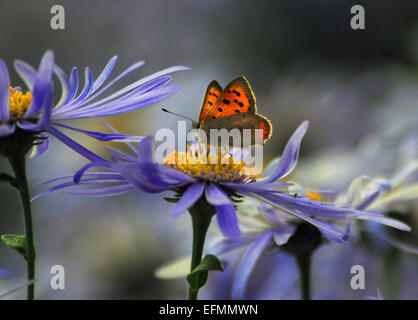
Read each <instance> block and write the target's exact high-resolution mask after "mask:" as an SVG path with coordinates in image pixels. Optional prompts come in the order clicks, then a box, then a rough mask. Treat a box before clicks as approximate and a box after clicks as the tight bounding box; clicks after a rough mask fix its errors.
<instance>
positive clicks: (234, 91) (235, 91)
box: [232, 89, 241, 97]
mask: <svg viewBox="0 0 418 320" xmlns="http://www.w3.org/2000/svg"><path fill="white" fill-rule="evenodd" d="M232 92H233V93H235V94H236V95H237V96H238V97H239V96H240V95H241V93H239V92H238V91H237V90H235V89H234V90H232Z"/></svg>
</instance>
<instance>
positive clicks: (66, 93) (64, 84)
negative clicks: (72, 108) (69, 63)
mask: <svg viewBox="0 0 418 320" xmlns="http://www.w3.org/2000/svg"><path fill="white" fill-rule="evenodd" d="M53 71H54V74H55V75H56V77H57V78H58V80H59V82H60V84H61V91H62V92H61V98H60V99H59V101H58V103H57V104H56V106H55V108H58V107H59V106H61V105H63V104H65V103H66V102H68V101H69V100H70V98H71V97H70V93H71V85H70V81H69V80H68V77H67V75H66V74H65V72H64V71H63V70H62V69H61V68H60V67H58V66H57V65H54V69H53Z"/></svg>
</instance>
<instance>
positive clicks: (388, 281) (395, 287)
mask: <svg viewBox="0 0 418 320" xmlns="http://www.w3.org/2000/svg"><path fill="white" fill-rule="evenodd" d="M383 275H384V279H385V285H386V287H385V291H384V292H385V298H386V299H390V300H396V299H399V292H400V283H401V282H400V281H399V251H398V249H396V248H395V247H392V246H391V247H389V248H387V249H386V253H385V254H384V257H383ZM386 292H387V294H386Z"/></svg>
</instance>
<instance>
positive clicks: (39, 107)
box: [0, 51, 188, 160]
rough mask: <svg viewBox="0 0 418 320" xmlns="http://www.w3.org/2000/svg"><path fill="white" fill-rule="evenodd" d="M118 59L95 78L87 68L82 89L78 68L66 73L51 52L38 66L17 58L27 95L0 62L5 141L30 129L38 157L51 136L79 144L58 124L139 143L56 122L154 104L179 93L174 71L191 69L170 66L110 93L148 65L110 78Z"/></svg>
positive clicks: (0, 124) (0, 132)
mask: <svg viewBox="0 0 418 320" xmlns="http://www.w3.org/2000/svg"><path fill="white" fill-rule="evenodd" d="M116 60H117V57H116V56H115V57H113V58H112V59H110V60H109V62H108V63H107V65H106V66H105V68H104V69H103V71H102V73H101V74H100V75H99V76H98V77H97V78H96V79H94V77H93V74H92V72H91V71H90V69H89V68H86V69H85V77H84V87H83V88H82V89H81V90H79V82H80V81H79V75H78V71H77V68H73V69H72V71H71V73H70V74H69V76H67V75H66V74H65V72H64V71H63V70H62V69H61V68H60V67H58V66H57V65H55V63H54V53H53V52H52V51H47V52H46V53H45V54H44V55H43V57H42V59H41V63H40V65H39V68H38V70H35V69H34V68H33V67H31V66H30V65H29V64H27V63H25V62H23V61H19V60H18V61H15V64H14V66H15V69H16V71H17V73H18V74H19V76H20V77H21V78H22V80H23V81H24V83H25V84H26V87H27V89H28V91H27V92H26V93H23V91H22V89H21V88H18V87H14V88H13V87H11V84H10V80H9V73H8V70H7V67H6V65H5V63H4V62H3V61H2V60H0V140H5V141H6V143H10V141H11V139H12V138H11V136H12V135H13V133H16V135H18V134H19V133H25V132H27V133H28V134H29V135H31V137H33V138H32V141H30V142H34V147H35V148H34V152H33V154H32V156H33V157H38V156H40V155H41V154H43V153H44V152H45V151H46V150H47V149H48V146H49V136H50V135H53V136H55V137H56V138H58V139H59V140H61V141H62V142H64V143H65V144H67V145H69V146H70V147H75V145H74V144H73V143H72V142H71V141H69V140H68V138H67V137H66V136H65V135H64V134H62V133H61V132H60V131H59V130H58V129H57V127H58V128H66V129H70V130H74V131H77V132H81V133H84V134H86V135H88V136H90V137H93V138H95V139H98V140H101V141H108V140H116V141H118V140H125V141H133V140H136V141H137V140H138V137H133V136H129V135H121V134H116V133H110V134H109V133H100V132H94V131H88V130H82V129H79V128H75V127H72V126H69V125H66V124H65V125H64V124H61V123H58V122H57V121H63V120H72V119H81V118H94V117H106V116H112V115H116V114H120V113H125V112H129V111H133V110H137V109H140V108H143V107H145V106H148V105H151V104H153V103H155V102H158V101H160V100H162V99H165V98H167V97H169V96H170V95H172V94H173V93H174V92H176V91H177V89H178V87H177V86H168V84H169V83H170V82H171V80H172V77H171V76H170V74H171V73H173V72H177V71H181V70H187V69H188V68H186V67H182V66H177V67H171V68H167V69H164V70H161V71H158V72H156V73H154V74H151V75H149V76H146V77H145V78H142V79H139V80H137V81H135V82H133V83H130V84H129V85H127V86H125V87H123V88H122V89H120V90H118V91H116V92H113V93H111V94H107V93H108V92H109V90H110V89H112V88H113V87H114V86H115V84H117V83H118V82H120V80H122V79H123V78H124V77H126V76H127V75H129V74H130V73H132V72H133V71H136V70H137V69H139V68H141V67H142V66H143V65H144V62H143V61H140V62H137V63H134V64H133V65H131V66H130V67H129V68H127V69H126V70H125V71H123V72H122V73H121V74H119V75H118V76H116V77H115V78H113V79H112V80H110V81H107V80H108V79H109V77H110V74H111V72H112V70H113V67H114V66H115V63H116ZM53 75H55V76H56V77H57V79H58V80H59V83H60V87H61V97H60V99H59V101H58V102H57V103H56V104H54V103H53V95H54V88H53V82H52V80H53ZM106 82H107V83H106ZM26 136H27V135H26ZM33 140H34V141H33ZM30 147H32V144H31V145H30ZM77 151H78V152H80V153H82V154H83V155H84V156H86V157H87V158H89V159H90V157H93V158H96V156H94V155H93V154H92V153H90V152H89V151H88V150H86V149H84V148H81V149H80V148H78V150H77ZM90 160H91V159H90Z"/></svg>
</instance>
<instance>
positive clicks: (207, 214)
mask: <svg viewBox="0 0 418 320" xmlns="http://www.w3.org/2000/svg"><path fill="white" fill-rule="evenodd" d="M189 212H190V215H191V217H192V225H193V245H192V262H191V265H190V271H193V270H194V269H195V268H196V267H197V266H198V265H199V264H200V262H201V261H202V254H203V247H204V245H205V238H206V233H207V231H208V229H209V225H210V222H211V220H212V217H213V215H214V214H215V208H214V207H212V206H211V205H209V204H208V203H207V202H206V199H204V197H203V198H201V199H200V200H199V201H198V202H196V203H195V204H194V205H193V206H192V207H191V208H190V209H189ZM196 276H197V277H198V276H199V275H198V274H197V275H196ZM198 294H199V289H193V288H192V287H189V296H188V298H189V300H197V298H198Z"/></svg>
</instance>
